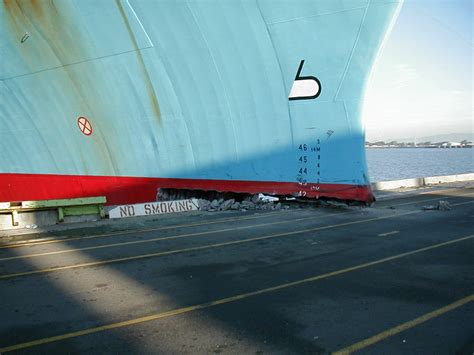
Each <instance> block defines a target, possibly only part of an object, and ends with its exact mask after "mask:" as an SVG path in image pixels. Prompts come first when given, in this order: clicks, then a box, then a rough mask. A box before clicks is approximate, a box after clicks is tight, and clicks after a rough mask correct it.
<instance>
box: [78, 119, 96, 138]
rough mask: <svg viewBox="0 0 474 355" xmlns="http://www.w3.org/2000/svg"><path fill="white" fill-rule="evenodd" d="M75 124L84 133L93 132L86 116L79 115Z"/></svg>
mask: <svg viewBox="0 0 474 355" xmlns="http://www.w3.org/2000/svg"><path fill="white" fill-rule="evenodd" d="M77 125H78V127H79V129H80V130H81V132H82V133H83V134H84V135H86V136H90V135H91V134H92V132H93V129H92V125H91V123H90V122H89V120H88V119H87V118H85V117H79V118H78V119H77Z"/></svg>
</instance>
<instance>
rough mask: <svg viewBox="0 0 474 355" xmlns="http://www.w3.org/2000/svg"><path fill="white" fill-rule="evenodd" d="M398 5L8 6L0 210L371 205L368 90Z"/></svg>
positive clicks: (120, 2) (1, 80)
mask: <svg viewBox="0 0 474 355" xmlns="http://www.w3.org/2000/svg"><path fill="white" fill-rule="evenodd" d="M400 6H401V1H385V0H372V1H369V0H312V1H309V0H308V1H301V2H300V1H298V2H295V1H290V0H280V1H274V0H258V1H246V0H233V1H226V2H222V1H198V0H188V1H180V2H176V1H167V0H163V1H142V0H114V1H112V0H110V1H100V2H97V1H88V0H81V1H72V0H62V1H53V0H51V1H46V0H45V1H33V0H3V2H2V3H1V5H0V31H1V33H2V36H0V57H1V58H2V60H1V61H0V96H1V102H0V123H1V125H0V151H1V152H2V154H1V155H0V201H13V200H31V199H53V198H71V197H79V196H93V195H94V196H97V195H105V196H107V198H108V201H109V203H111V204H118V203H131V202H144V201H151V200H154V199H155V196H156V190H157V188H183V189H199V190H216V191H233V192H249V193H254V192H266V193H272V194H285V195H294V196H296V195H297V196H305V197H310V198H319V197H334V198H341V199H347V200H359V201H371V200H372V198H373V197H372V193H371V190H370V183H369V181H368V177H367V165H366V161H365V152H364V130H363V124H362V120H361V117H362V109H363V107H362V105H363V96H364V87H365V83H366V81H367V78H368V75H369V74H370V71H371V69H372V66H373V62H374V60H375V58H376V56H377V53H378V51H379V48H380V45H381V43H382V41H383V39H384V37H385V36H386V34H387V32H388V29H389V28H390V24H391V23H393V20H394V18H395V17H396V15H397V12H398V10H399V8H400Z"/></svg>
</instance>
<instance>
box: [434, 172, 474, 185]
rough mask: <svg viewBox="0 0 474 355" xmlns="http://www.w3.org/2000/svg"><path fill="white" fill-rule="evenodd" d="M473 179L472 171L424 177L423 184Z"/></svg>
mask: <svg viewBox="0 0 474 355" xmlns="http://www.w3.org/2000/svg"><path fill="white" fill-rule="evenodd" d="M471 180H474V173H468V174H458V175H446V176H430V177H425V185H434V184H443V183H447V182H461V181H471Z"/></svg>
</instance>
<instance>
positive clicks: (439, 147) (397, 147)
mask: <svg viewBox="0 0 474 355" xmlns="http://www.w3.org/2000/svg"><path fill="white" fill-rule="evenodd" d="M365 148H367V149H413V148H415V149H420V148H429V149H466V148H467V149H469V148H473V146H463V147H441V146H405V147H400V146H367V145H366V146H365Z"/></svg>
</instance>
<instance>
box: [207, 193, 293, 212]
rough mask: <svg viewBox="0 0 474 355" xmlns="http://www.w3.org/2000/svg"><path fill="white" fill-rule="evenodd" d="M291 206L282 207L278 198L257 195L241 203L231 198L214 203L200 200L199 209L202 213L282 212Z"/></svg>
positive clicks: (214, 201) (213, 201)
mask: <svg viewBox="0 0 474 355" xmlns="http://www.w3.org/2000/svg"><path fill="white" fill-rule="evenodd" d="M289 208H290V206H288V205H282V204H281V202H278V197H272V196H265V195H263V194H255V195H253V196H248V197H246V198H245V199H243V200H242V201H241V202H239V201H236V200H235V199H233V198H231V199H228V200H225V199H223V198H220V199H218V200H217V199H215V200H212V201H209V200H206V199H199V209H200V210H201V211H209V212H216V211H227V210H234V211H247V210H280V209H289Z"/></svg>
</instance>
